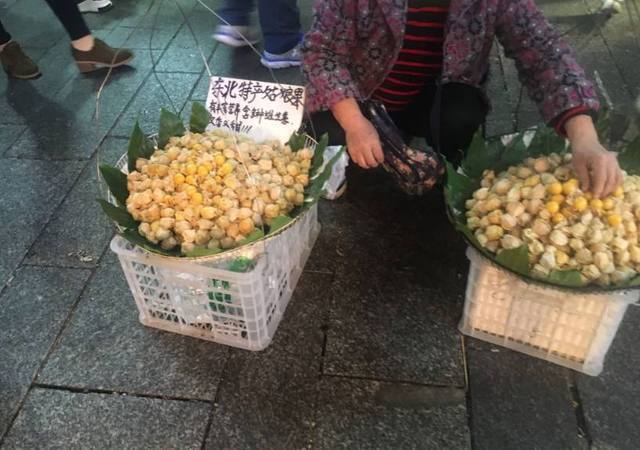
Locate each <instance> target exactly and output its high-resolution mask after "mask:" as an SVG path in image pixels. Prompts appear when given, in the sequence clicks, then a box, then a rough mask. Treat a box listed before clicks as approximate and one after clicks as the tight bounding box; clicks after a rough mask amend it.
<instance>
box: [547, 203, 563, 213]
mask: <svg viewBox="0 0 640 450" xmlns="http://www.w3.org/2000/svg"><path fill="white" fill-rule="evenodd" d="M547 211H549V212H550V213H551V214H555V213H557V212H558V211H560V205H559V204H558V202H554V201H553V200H552V201H550V202H548V203H547Z"/></svg>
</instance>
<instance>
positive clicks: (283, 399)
mask: <svg viewBox="0 0 640 450" xmlns="http://www.w3.org/2000/svg"><path fill="white" fill-rule="evenodd" d="M114 3H115V7H114V8H113V9H112V10H111V11H109V12H108V13H105V14H101V15H87V16H86V19H87V22H88V23H89V26H90V27H91V29H92V30H93V31H94V32H95V34H96V35H97V36H98V37H101V38H103V39H105V40H107V41H108V42H109V43H111V44H113V45H126V46H129V47H131V48H133V49H135V52H136V59H135V61H134V63H133V64H132V66H131V67H130V68H126V69H124V70H119V71H116V72H114V73H113V74H112V76H111V78H110V80H109V82H108V83H107V84H106V87H105V89H104V91H103V93H102V96H101V102H100V119H99V121H98V122H96V121H95V120H93V113H94V108H95V97H96V92H97V90H98V88H99V86H100V85H101V83H102V81H103V79H104V73H102V74H100V73H98V74H93V75H89V76H83V75H81V74H79V73H78V72H77V70H76V68H75V66H74V65H73V64H72V60H71V56H70V52H69V49H68V41H67V38H66V35H65V32H64V29H63V28H62V27H61V26H60V24H59V23H58V22H57V21H56V20H55V18H54V17H53V15H52V13H51V12H50V11H49V10H48V9H47V8H46V6H45V4H44V3H43V2H42V1H41V0H4V1H2V0H0V18H1V19H2V21H3V23H4V24H5V26H6V27H7V28H8V29H9V30H10V32H11V33H13V34H14V37H15V38H16V39H17V40H19V41H20V42H21V44H22V45H23V47H24V48H25V49H26V51H27V52H28V53H29V54H30V55H31V56H32V58H33V59H34V60H36V61H37V62H38V64H39V65H40V67H41V68H42V70H43V76H42V77H41V78H40V79H38V80H36V81H31V82H24V81H20V82H18V81H15V80H8V79H7V78H6V77H4V76H3V77H0V217H1V218H2V220H1V221H0V248H1V249H2V251H0V323H1V324H2V325H1V326H0V447H1V448H3V449H4V448H7V449H14V448H15V449H18V448H20V449H35V448H154V449H157V448H162V449H165V448H166V449H169V448H176V449H183V448H207V449H254V448H268V449H281V448H282V449H289V448H291V449H301V448H320V449H333V448H380V449H400V448H433V449H443V448H446V449H449V448H451V449H466V448H474V449H534V448H535V449H574V448H575V449H584V448H597V449H621V450H626V449H635V448H638V442H639V441H640V431H639V428H638V426H637V417H638V416H639V415H640V353H639V352H637V351H636V347H637V345H636V344H637V342H638V340H639V339H640V334H639V332H638V330H639V329H640V310H639V309H638V308H637V307H631V308H630V310H629V312H628V313H627V315H626V317H625V319H624V321H623V324H622V326H621V329H620V332H619V334H618V337H617V338H616V340H615V341H614V343H613V346H612V349H611V352H610V354H609V357H608V358H607V362H606V367H605V371H604V372H603V374H602V375H601V376H600V377H597V378H592V377H588V376H584V375H580V374H577V373H575V372H572V371H570V370H567V369H564V368H561V367H558V366H554V365H550V364H547V363H545V362H542V361H539V360H535V359H532V358H530V357H527V356H524V355H522V354H518V353H515V352H512V351H509V350H506V349H502V348H497V347H495V346H493V345H489V344H485V343H482V342H480V341H475V340H473V339H464V340H463V339H461V337H460V334H459V333H458V331H457V322H458V320H459V318H460V315H461V311H462V305H463V302H464V293H465V283H466V276H467V270H468V263H467V261H466V258H465V256H464V243H463V242H462V240H461V239H460V238H459V236H458V235H457V234H456V232H455V231H454V230H453V229H452V228H451V226H450V225H449V224H448V221H447V218H446V214H445V211H444V208H443V201H442V196H441V194H439V193H437V192H434V193H431V194H430V195H427V196H425V197H424V198H409V197H406V196H404V195H403V194H401V193H399V192H398V191H397V190H395V189H394V188H393V186H392V184H391V183H390V181H389V180H388V179H387V178H386V177H385V175H384V174H383V173H380V172H365V171H362V170H358V169H355V168H349V171H348V176H349V190H348V192H347V194H346V196H345V197H343V198H342V199H340V200H338V201H336V202H324V201H323V202H322V203H321V204H320V220H321V222H322V224H323V230H322V233H321V235H320V237H319V239H318V241H317V244H316V246H315V248H314V250H313V253H312V255H311V257H310V259H309V262H308V264H307V266H306V268H305V271H304V273H303V275H302V277H301V279H300V282H299V284H298V286H297V288H296V290H295V292H294V295H293V299H292V301H291V303H290V305H289V307H288V310H287V312H286V314H285V317H284V320H283V322H282V323H281V325H280V328H279V330H278V332H277V334H276V336H275V339H274V341H273V343H272V344H271V346H270V347H269V348H268V349H267V350H265V351H263V352H258V353H252V352H247V351H243V350H238V349H232V348H229V347H225V346H221V345H217V344H213V343H209V342H205V341H200V340H196V339H193V338H188V337H184V336H179V335H175V334H170V333H166V332H162V331H157V330H153V329H149V328H146V327H143V326H142V325H141V324H140V323H139V322H138V317H137V312H136V308H135V304H134V302H133V299H132V297H131V295H130V292H129V290H128V287H127V284H126V281H125V279H124V276H123V274H122V271H121V268H120V266H119V264H118V263H117V259H116V258H115V256H114V255H113V254H111V252H110V251H109V250H108V244H109V241H110V239H111V237H112V229H111V228H110V225H109V223H108V222H107V221H106V220H105V219H104V218H103V215H102V214H101V212H100V211H99V209H98V207H97V205H96V203H95V201H94V199H95V198H96V197H97V196H99V195H100V192H101V191H100V187H99V185H98V183H97V179H96V173H95V167H96V163H98V162H114V161H115V160H116V159H117V158H118V156H119V155H120V154H122V153H123V152H124V150H125V147H126V142H127V141H126V136H127V135H128V133H129V131H130V129H131V127H132V122H133V121H134V119H136V118H137V119H139V120H140V122H141V123H142V124H143V126H145V127H146V128H148V129H150V130H152V129H153V127H154V126H155V125H154V124H155V122H156V118H157V117H158V112H159V108H160V107H162V106H164V107H167V108H170V109H173V110H174V111H176V112H181V111H183V110H184V109H185V106H187V105H188V103H189V102H190V101H193V100H199V101H203V100H204V99H205V97H206V89H207V83H208V77H207V74H206V71H205V69H204V66H203V62H202V55H201V54H200V52H199V51H198V50H197V47H196V45H195V42H194V39H193V37H192V35H191V31H190V29H192V30H193V31H194V32H195V33H196V36H197V38H198V42H199V43H200V45H201V48H202V52H203V54H204V57H205V58H206V59H207V60H208V62H209V65H210V67H211V68H212V71H213V72H214V73H215V74H216V75H230V76H236V77H241V78H252V79H259V80H270V74H269V72H268V71H267V70H266V69H264V68H263V67H262V66H261V65H260V63H259V61H258V58H257V57H256V55H255V54H253V53H252V52H251V51H249V50H245V49H241V50H235V51H234V50H232V49H229V48H226V47H223V46H218V45H216V44H214V42H213V41H212V39H211V33H212V30H213V27H214V26H215V23H216V22H215V19H214V18H213V17H212V16H211V14H210V13H209V12H208V11H207V10H206V9H205V8H204V7H203V6H202V5H201V4H200V3H199V2H198V1H197V0H164V1H160V0H137V1H136V0H116V1H115V2H114ZM204 3H205V4H207V5H209V6H211V7H215V6H216V5H217V4H218V2H216V1H212V0H204ZM310 3H311V1H310V0H303V1H301V2H300V8H301V10H302V12H303V23H304V25H305V26H308V25H309V23H310V21H311V12H310ZM539 3H540V4H541V6H542V7H543V9H544V10H545V12H546V13H547V15H548V17H549V18H550V20H551V21H552V22H553V23H554V24H556V26H557V27H558V29H559V31H560V32H561V33H562V34H563V35H564V37H565V38H566V39H568V40H569V41H570V42H571V43H572V44H573V46H574V47H575V49H576V52H577V54H578V56H579V58H580V60H581V61H582V62H583V64H584V66H585V68H586V70H587V72H588V74H589V76H591V77H599V78H600V79H601V80H602V83H603V85H604V88H605V90H606V93H607V96H608V97H609V98H610V100H611V102H612V103H613V105H614V107H615V110H616V111H618V112H619V113H620V114H622V115H629V114H631V111H632V105H633V99H635V98H636V97H637V96H638V94H640V65H638V57H639V56H640V14H639V12H638V11H639V7H640V3H638V0H627V2H626V4H625V8H624V10H623V13H621V14H618V15H615V16H613V17H611V18H606V17H604V16H603V15H601V14H596V13H595V11H597V9H598V7H599V0H540V2H539ZM185 17H186V18H187V20H188V21H189V23H188V25H187V23H186V21H185ZM492 59H493V61H492V62H493V65H492V72H491V77H490V79H489V85H488V90H489V93H490V96H491V97H492V98H493V99H494V109H493V111H492V113H491V114H490V116H489V117H488V118H487V122H486V124H485V132H486V135H488V136H492V135H499V134H504V133H509V132H513V131H516V130H520V129H524V128H526V127H527V126H529V125H532V124H535V123H538V122H539V120H540V119H539V116H538V114H537V112H536V111H535V106H534V105H533V104H532V103H531V101H529V100H528V98H527V96H526V93H525V92H523V90H522V88H521V87H520V85H519V83H518V80H517V73H516V70H515V66H514V64H513V62H512V61H510V60H508V59H506V58H505V56H504V53H503V52H502V50H501V49H500V47H499V46H497V45H496V46H495V48H494V52H493V55H492ZM277 77H278V79H279V81H281V82H286V83H299V82H300V75H299V72H298V71H297V70H295V69H292V70H284V71H278V72H277Z"/></svg>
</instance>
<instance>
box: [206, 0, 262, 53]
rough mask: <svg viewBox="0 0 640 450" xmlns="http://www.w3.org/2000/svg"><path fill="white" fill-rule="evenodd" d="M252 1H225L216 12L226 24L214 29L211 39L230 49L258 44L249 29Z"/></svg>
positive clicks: (252, 30)
mask: <svg viewBox="0 0 640 450" xmlns="http://www.w3.org/2000/svg"><path fill="white" fill-rule="evenodd" d="M253 6H254V0H226V1H225V2H224V5H223V6H222V8H219V9H218V10H217V11H216V12H217V13H218V14H219V15H220V17H222V19H224V20H225V21H226V22H227V23H228V24H229V25H227V24H226V23H224V22H223V23H221V24H220V25H218V26H217V27H216V31H215V33H214V34H213V38H214V39H215V40H216V41H218V42H221V43H222V44H226V45H229V46H231V47H244V46H247V45H249V44H255V43H257V42H258V39H257V38H256V33H255V30H254V29H253V28H252V27H251V10H253Z"/></svg>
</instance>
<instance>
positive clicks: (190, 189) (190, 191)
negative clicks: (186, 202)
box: [184, 184, 197, 195]
mask: <svg viewBox="0 0 640 450" xmlns="http://www.w3.org/2000/svg"><path fill="white" fill-rule="evenodd" d="M184 191H185V192H186V193H187V194H189V195H192V194H194V193H195V192H196V191H197V188H196V187H195V186H193V185H191V184H190V185H188V186H187V187H186V188H184Z"/></svg>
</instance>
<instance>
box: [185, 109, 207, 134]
mask: <svg viewBox="0 0 640 450" xmlns="http://www.w3.org/2000/svg"><path fill="white" fill-rule="evenodd" d="M210 119H211V116H210V115H209V111H207V108H205V107H204V105H203V104H202V103H199V102H193V104H192V105H191V117H190V118H189V130H191V131H192V132H193V133H204V132H205V131H206V129H207V126H208V125H209V121H210Z"/></svg>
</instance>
